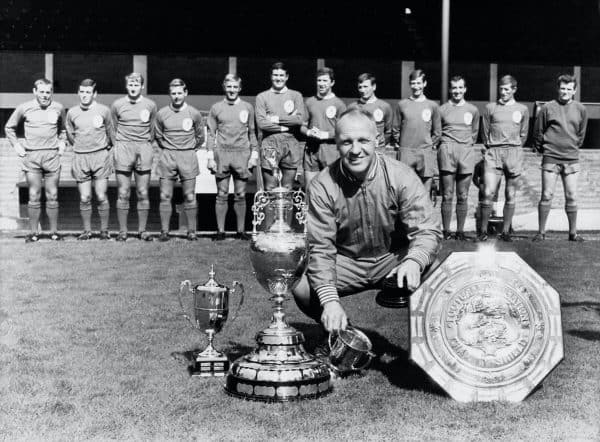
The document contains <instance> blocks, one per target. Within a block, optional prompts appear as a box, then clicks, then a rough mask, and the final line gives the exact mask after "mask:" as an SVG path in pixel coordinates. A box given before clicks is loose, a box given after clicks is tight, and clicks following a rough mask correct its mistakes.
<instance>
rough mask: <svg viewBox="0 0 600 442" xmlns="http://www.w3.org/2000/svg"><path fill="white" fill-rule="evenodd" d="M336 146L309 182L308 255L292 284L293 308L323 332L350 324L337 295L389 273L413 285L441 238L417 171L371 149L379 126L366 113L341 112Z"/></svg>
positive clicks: (377, 283)
mask: <svg viewBox="0 0 600 442" xmlns="http://www.w3.org/2000/svg"><path fill="white" fill-rule="evenodd" d="M336 144H337V147H338V149H339V152H340V159H339V160H337V161H336V162H334V163H332V164H331V165H330V166H329V167H327V168H326V169H324V170H322V171H321V172H320V173H319V174H318V175H317V176H316V177H315V178H314V179H313V180H312V181H311V184H310V187H309V191H308V193H309V195H310V198H309V200H308V203H309V207H308V221H307V222H308V226H307V228H308V242H309V250H310V260H309V263H308V270H307V273H306V275H305V276H304V277H303V278H302V280H301V281H300V283H299V284H298V285H297V287H296V288H295V290H294V298H295V300H296V303H297V305H298V307H299V308H300V309H301V310H302V311H303V312H304V313H305V314H306V315H308V316H310V317H311V318H313V319H314V320H315V321H317V322H321V323H322V325H323V327H324V328H325V330H326V331H328V332H332V331H339V330H343V329H345V328H346V326H347V325H348V317H347V315H346V312H345V310H344V308H343V306H342V303H341V301H340V298H341V297H344V296H348V295H352V294H355V293H358V292H362V291H364V290H369V289H377V288H381V286H382V284H383V282H384V280H386V279H387V278H393V280H394V282H396V283H397V285H398V287H404V288H405V289H408V290H409V291H413V290H415V289H416V288H417V287H418V286H419V285H420V282H421V276H422V274H423V272H424V271H426V270H427V269H428V267H429V266H430V265H431V264H432V263H433V262H434V260H435V258H436V255H437V253H438V251H439V245H440V241H441V238H442V232H441V228H440V222H439V216H438V215H437V213H436V212H434V209H433V206H432V204H431V200H430V199H429V195H428V193H427V191H426V190H425V187H424V186H423V184H422V183H421V180H420V179H419V177H418V176H417V175H416V173H415V172H414V171H413V170H412V169H411V168H410V167H408V166H406V165H404V164H402V163H400V162H399V161H396V160H393V159H391V158H388V157H386V156H383V155H379V154H377V153H376V152H375V150H376V147H377V126H376V124H375V120H374V119H373V117H372V116H371V114H370V113H369V112H367V111H364V110H358V109H352V110H348V111H346V112H345V113H343V114H342V115H341V116H340V118H339V120H338V122H337V125H336Z"/></svg>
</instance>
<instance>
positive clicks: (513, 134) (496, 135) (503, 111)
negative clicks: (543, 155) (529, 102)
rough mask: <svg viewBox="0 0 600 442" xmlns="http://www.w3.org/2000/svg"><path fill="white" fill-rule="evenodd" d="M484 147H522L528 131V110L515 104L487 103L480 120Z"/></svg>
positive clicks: (521, 105) (519, 104)
mask: <svg viewBox="0 0 600 442" xmlns="http://www.w3.org/2000/svg"><path fill="white" fill-rule="evenodd" d="M482 124H483V143H484V144H485V146H486V147H488V148H490V147H509V146H523V144H524V143H525V140H527V131H528V130H529V110H528V109H527V106H525V105H523V104H521V103H517V102H516V101H515V102H513V103H511V104H503V103H502V102H501V101H498V102H496V103H488V104H486V106H485V111H484V112H483V118H482Z"/></svg>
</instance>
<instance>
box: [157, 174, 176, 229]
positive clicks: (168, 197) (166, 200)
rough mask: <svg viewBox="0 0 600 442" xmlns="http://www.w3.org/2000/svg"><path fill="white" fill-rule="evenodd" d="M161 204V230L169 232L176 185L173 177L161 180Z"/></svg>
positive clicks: (159, 209)
mask: <svg viewBox="0 0 600 442" xmlns="http://www.w3.org/2000/svg"><path fill="white" fill-rule="evenodd" d="M159 183H160V204H159V207H158V211H159V214H160V230H161V234H162V233H163V232H166V233H168V232H169V223H170V222H171V215H172V212H173V206H172V204H171V201H172V199H173V188H174V187H175V181H174V180H172V179H171V178H161V179H160V181H159Z"/></svg>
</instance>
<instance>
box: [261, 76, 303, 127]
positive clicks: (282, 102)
mask: <svg viewBox="0 0 600 442" xmlns="http://www.w3.org/2000/svg"><path fill="white" fill-rule="evenodd" d="M304 114H305V110H304V99H303V98H302V94H301V93H300V92H298V91H295V90H292V89H288V88H287V87H285V88H283V89H282V90H281V91H279V92H276V91H275V90H273V89H268V90H266V91H264V92H261V93H260V94H258V95H257V96H256V124H257V126H258V128H259V129H260V130H261V131H262V135H263V138H266V137H268V136H271V135H273V134H280V133H282V132H281V126H285V127H287V128H288V129H289V133H290V134H292V135H294V136H295V137H296V138H298V136H299V134H300V126H302V123H303V122H304ZM272 115H276V116H278V117H279V123H272V122H271V121H269V116H272Z"/></svg>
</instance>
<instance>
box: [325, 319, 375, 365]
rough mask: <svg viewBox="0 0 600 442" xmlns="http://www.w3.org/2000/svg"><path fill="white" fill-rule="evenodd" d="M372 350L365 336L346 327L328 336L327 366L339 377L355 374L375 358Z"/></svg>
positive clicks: (354, 329) (355, 329)
mask: <svg viewBox="0 0 600 442" xmlns="http://www.w3.org/2000/svg"><path fill="white" fill-rule="evenodd" d="M372 348H373V346H372V344H371V341H370V340H369V338H368V337H367V335H365V334H364V333H363V332H362V331H360V330H358V329H357V328H354V327H352V326H348V327H346V330H340V331H339V332H337V333H331V334H330V335H329V349H330V353H329V365H330V367H331V368H332V369H333V371H334V372H335V373H336V374H337V375H339V376H344V375H348V374H352V373H357V372H359V371H360V370H363V369H364V368H367V366H368V365H369V364H370V363H371V360H372V359H373V358H374V357H375V356H376V355H375V353H373V352H372V351H371V349H372Z"/></svg>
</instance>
